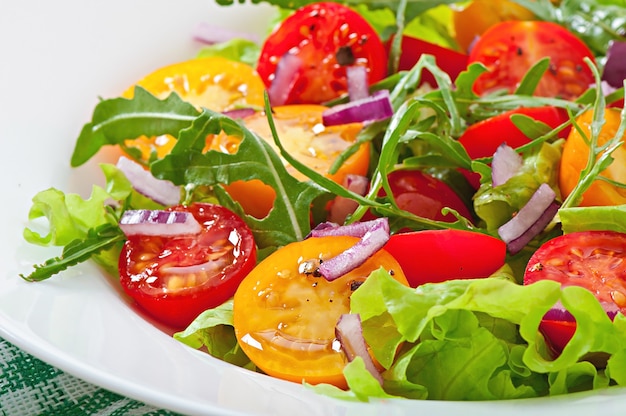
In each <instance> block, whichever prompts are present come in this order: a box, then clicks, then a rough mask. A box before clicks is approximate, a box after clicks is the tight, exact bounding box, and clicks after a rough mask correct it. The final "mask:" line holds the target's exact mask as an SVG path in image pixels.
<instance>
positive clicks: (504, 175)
mask: <svg viewBox="0 0 626 416" xmlns="http://www.w3.org/2000/svg"><path fill="white" fill-rule="evenodd" d="M522 163H523V160H522V156H521V155H520V154H519V153H517V152H516V151H515V149H513V148H512V147H511V146H509V145H507V144H506V143H502V144H501V145H500V146H498V148H497V149H496V152H495V153H494V154H493V160H492V162H491V185H492V186H494V187H496V186H500V185H502V184H504V183H506V181H508V180H509V179H511V178H512V177H513V176H515V174H516V173H517V172H518V171H519V170H520V168H521V167H522Z"/></svg>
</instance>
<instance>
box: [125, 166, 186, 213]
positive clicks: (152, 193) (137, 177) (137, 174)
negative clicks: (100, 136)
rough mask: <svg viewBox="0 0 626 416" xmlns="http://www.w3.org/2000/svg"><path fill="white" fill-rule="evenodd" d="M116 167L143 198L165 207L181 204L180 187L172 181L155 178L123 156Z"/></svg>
mask: <svg viewBox="0 0 626 416" xmlns="http://www.w3.org/2000/svg"><path fill="white" fill-rule="evenodd" d="M116 166H117V168H118V169H119V170H121V171H122V173H123V174H124V175H126V178H127V179H128V180H129V181H130V184H131V186H132V187H133V188H134V189H135V190H136V191H137V192H139V193H140V194H142V195H143V196H146V197H148V198H150V199H152V200H153V201H155V202H157V203H159V204H161V205H165V206H171V205H176V204H178V203H179V202H180V187H179V186H176V185H174V184H173V183H172V182H170V181H167V180H163V179H157V178H155V177H154V176H152V173H150V171H148V170H146V169H144V168H143V166H141V165H140V164H139V163H137V162H135V161H133V160H130V159H129V158H127V157H124V156H121V157H120V158H119V159H118V160H117V165H116Z"/></svg>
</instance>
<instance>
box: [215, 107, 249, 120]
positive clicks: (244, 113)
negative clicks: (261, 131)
mask: <svg viewBox="0 0 626 416" xmlns="http://www.w3.org/2000/svg"><path fill="white" fill-rule="evenodd" d="M255 113H256V110H255V109H254V108H251V107H245V108H235V109H233V110H227V111H224V112H223V113H222V114H224V115H225V116H228V117H230V118H232V119H238V118H246V117H250V116H251V115H253V114H255Z"/></svg>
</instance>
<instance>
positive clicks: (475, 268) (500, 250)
mask: <svg viewBox="0 0 626 416" xmlns="http://www.w3.org/2000/svg"><path fill="white" fill-rule="evenodd" d="M384 248H385V250H387V251H388V252H389V253H391V255H392V256H394V257H395V258H396V260H397V261H398V263H400V266H401V267H402V270H403V271H404V274H405V276H406V278H407V280H408V282H409V285H410V286H411V287H417V286H419V285H422V284H424V283H438V282H444V281H446V280H452V279H473V278H480V277H488V276H490V275H491V274H492V273H494V272H495V271H496V270H498V269H499V268H500V267H502V266H503V265H504V260H505V256H506V244H504V242H503V241H502V240H499V239H497V238H495V237H491V236H489V235H486V234H480V233H474V232H471V231H461V230H425V231H414V232H408V233H400V234H394V235H392V236H391V238H390V239H389V241H388V242H387V244H385V247H384Z"/></svg>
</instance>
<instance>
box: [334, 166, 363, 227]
mask: <svg viewBox="0 0 626 416" xmlns="http://www.w3.org/2000/svg"><path fill="white" fill-rule="evenodd" d="M369 185H370V181H369V179H368V178H367V177H366V176H361V175H346V179H345V180H344V184H343V186H345V187H346V189H348V190H349V191H352V192H354V193H355V194H359V195H361V196H363V195H365V194H366V193H367V190H368V189H369ZM358 206H359V203H358V202H356V201H355V200H353V199H350V198H345V197H343V196H337V197H335V199H334V200H333V203H332V205H331V206H330V210H329V212H328V220H329V221H332V222H336V223H338V224H343V223H344V222H345V221H346V218H347V217H348V215H350V214H352V213H353V212H354V210H356V209H357V207H358Z"/></svg>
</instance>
